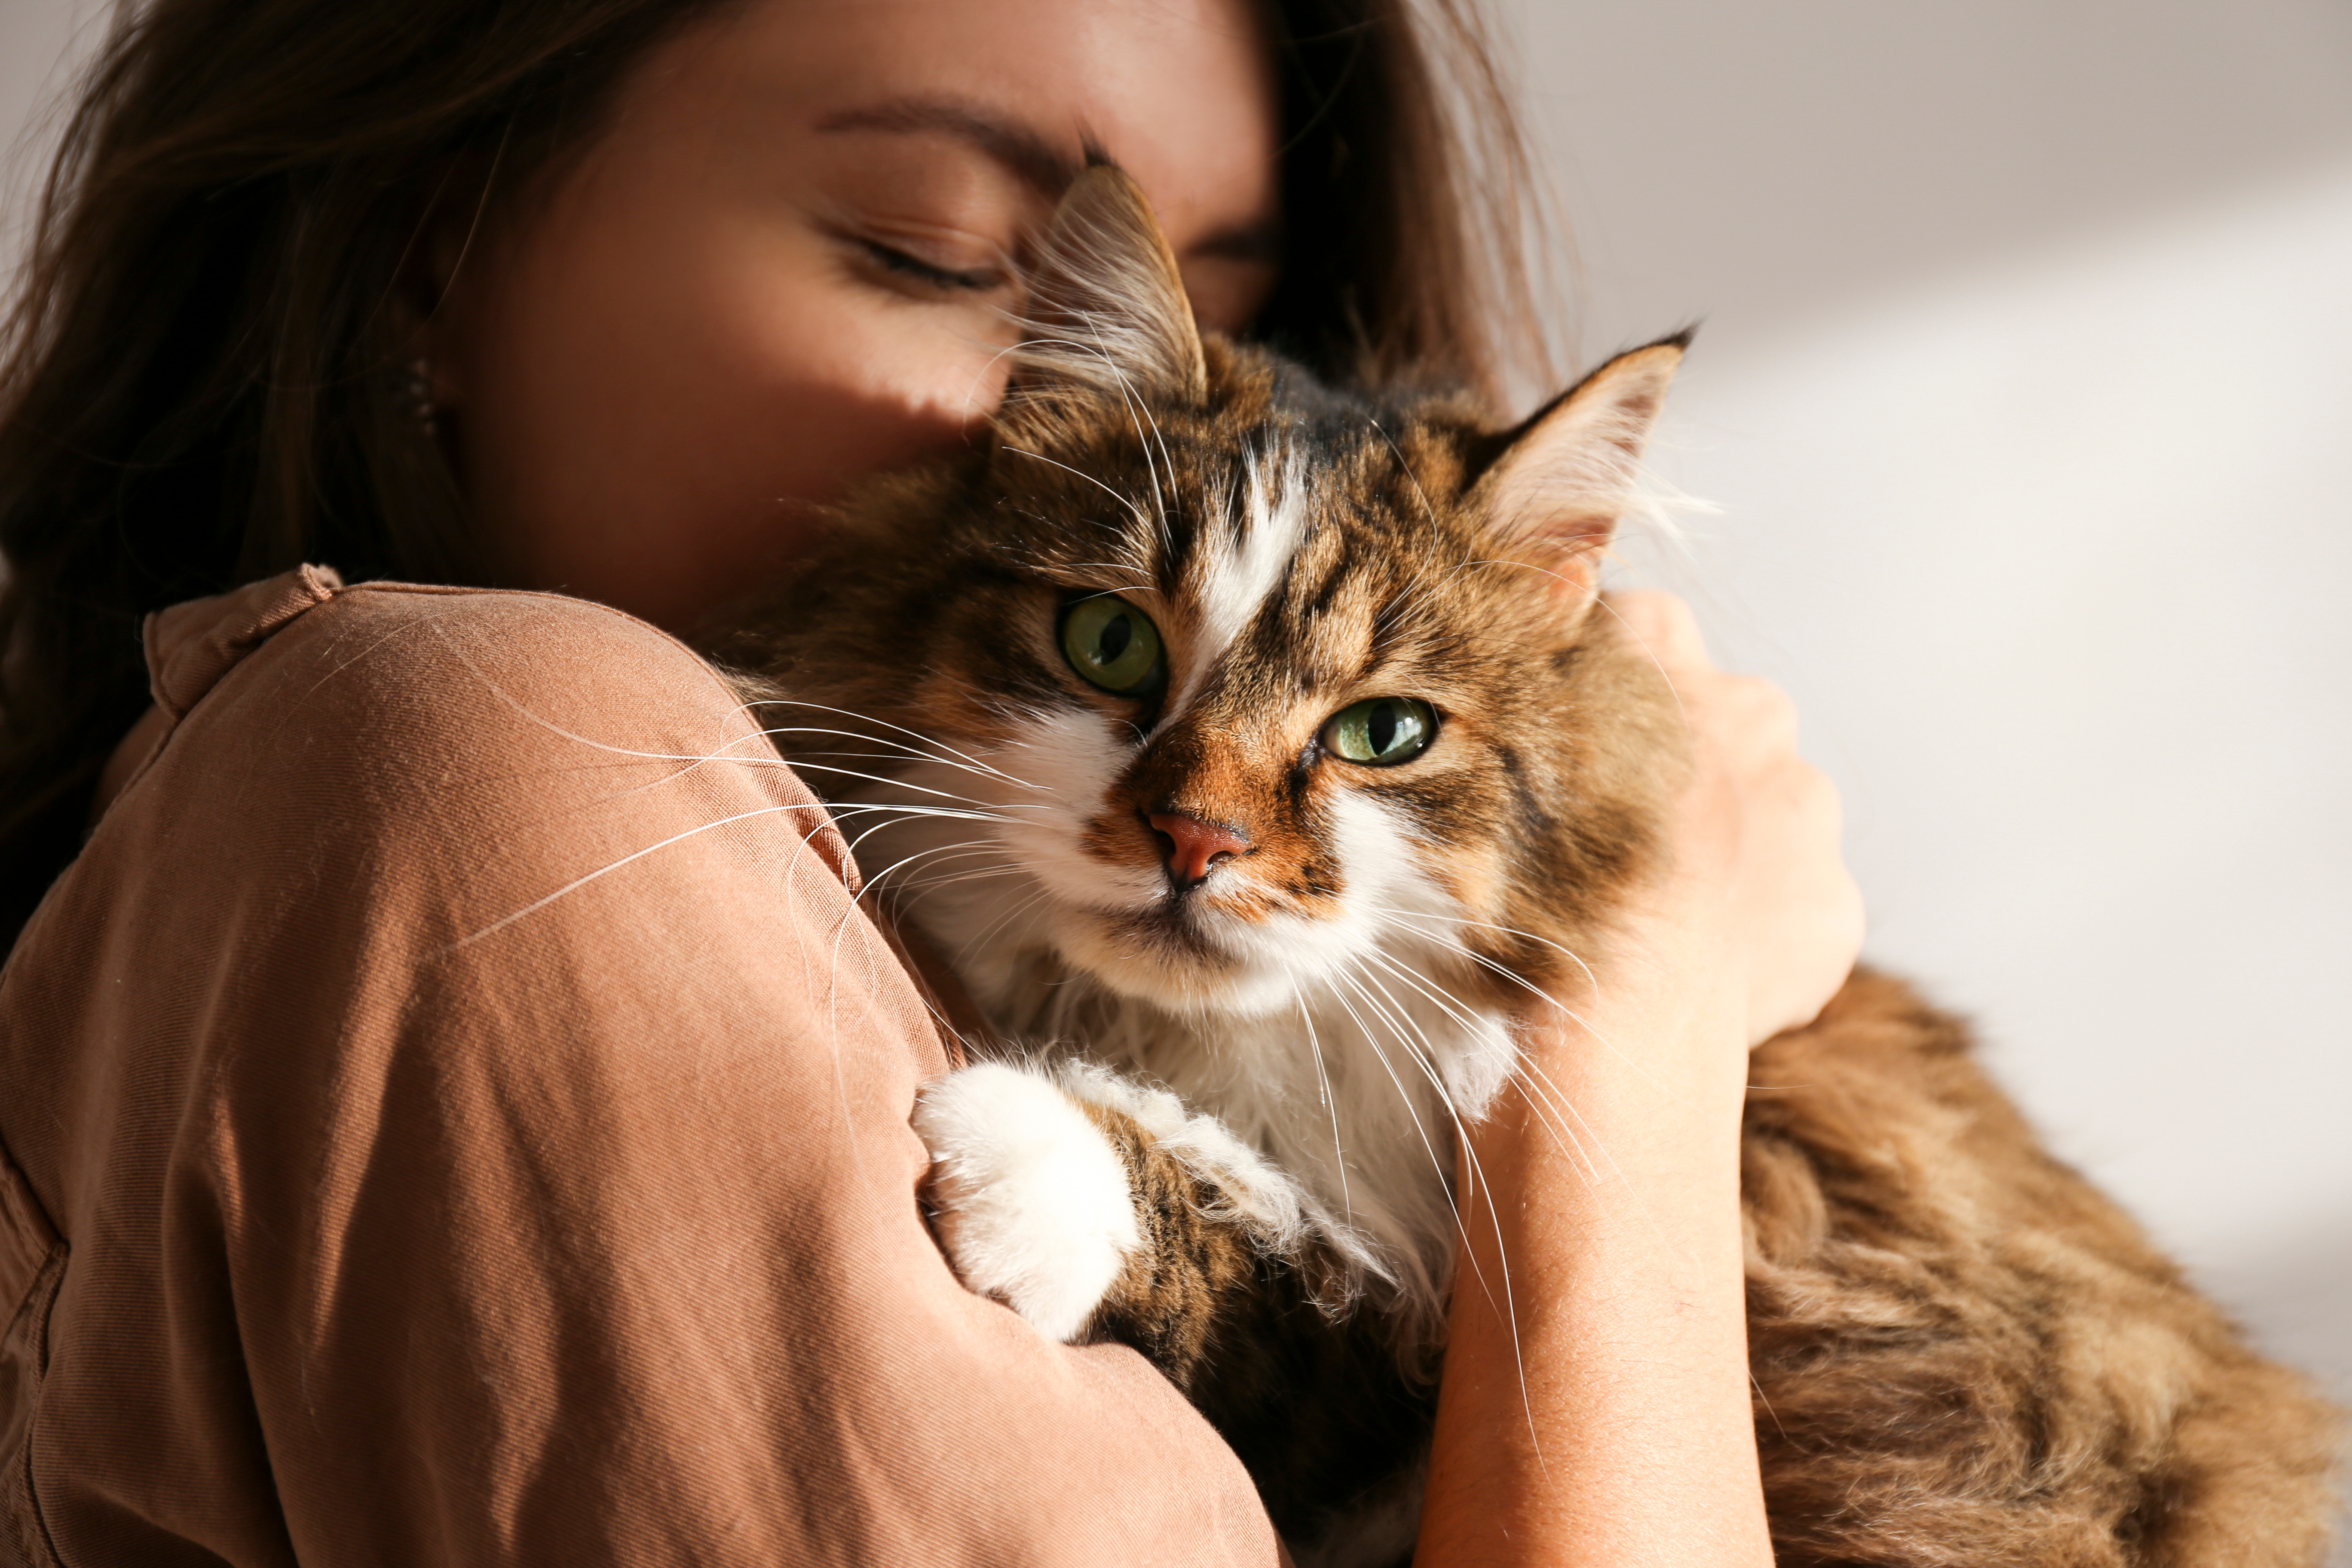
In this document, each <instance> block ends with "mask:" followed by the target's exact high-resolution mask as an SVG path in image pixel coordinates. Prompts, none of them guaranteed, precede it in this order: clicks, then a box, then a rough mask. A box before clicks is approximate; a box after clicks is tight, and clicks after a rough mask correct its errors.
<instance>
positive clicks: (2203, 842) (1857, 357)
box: [0, 0, 2352, 1392]
mask: <svg viewBox="0 0 2352 1568" xmlns="http://www.w3.org/2000/svg"><path fill="white" fill-rule="evenodd" d="M1502 4H1503V5H1504V10H1505V20H1506V21H1507V24H1508V25H1509V26H1510V28H1511V29H1512V30H1513V31H1514V32H1515V34H1516V36H1517V39H1518V41H1519V47H1517V50H1516V51H1515V53H1516V55H1517V69H1518V70H1519V72H1520V74H1521V76H1522V78H1523V79H1524V81H1525V84H1526V85H1527V87H1528V91H1529V95H1530V100H1531V104H1532V107H1533V109H1534V110H1535V113H1536V117H1537V120H1538V125H1539V128H1540V131H1541V133H1542V136H1543V139H1544V141H1545V143H1546V145H1547V148H1548V150H1549V153H1550V155H1551V157H1552V159H1553V161H1554V163H1555V164H1556V166H1557V168H1558V170H1559V173H1560V174H1561V177H1562V184H1563V190H1564V193H1565V196H1566V203H1567V207H1568V213H1569V216H1570V221H1571V223H1572V226H1573V227H1574V230H1575V235H1576V239H1577V248H1578V252H1579V257H1580V264H1581V285H1580V295H1581V298H1582V300H1583V306H1584V313H1583V318H1582V326H1583V342H1584V345H1585V347H1586V348H1587V349H1588V350H1589V351H1591V352H1593V353H1598V352H1602V351H1605V350H1607V349H1610V348H1612V347H1616V346H1620V345H1622V344H1625V343H1629V342H1638V341H1642V340H1644V339H1646V338H1649V337H1652V336H1655V335H1657V334H1658V333H1660V332H1662V331H1666V330H1669V329H1671V328H1673V327H1675V326H1678V325H1681V324H1682V323H1684V322H1685V321H1691V320H1693V319H1698V318H1704V320H1705V323H1706V324H1705V328H1704V331H1702V333H1701V336H1700V340H1699V343H1698V347H1697V350H1696V353H1695V354H1694V355H1693V357H1692V359H1691V361H1690V363H1689V368H1688V370H1687V371H1686V372H1685V378H1684V382H1683V384H1682V386H1681V388H1680V390H1679V391H1678V394H1677V408H1676V413H1675V423H1674V426H1673V429H1672V431H1671V433H1670V437H1671V438H1670V441H1669V443H1668V446H1667V447H1666V449H1665V450H1664V452H1662V454H1661V455H1660V457H1659V459H1658V466H1659V467H1660V468H1661V469H1662V471H1663V472H1664V475H1665V476H1666V477H1667V478H1668V479H1672V480H1674V481H1675V482H1676V483H1678V484H1679V485H1680V486H1681V487H1682V488H1683V489H1686V490H1688V491H1689V492H1691V493H1692V494H1694V495H1696V496H1699V497H1702V498H1704V499H1706V500H1709V501H1711V502H1713V503H1715V504H1716V505H1717V508H1719V510H1718V511H1717V512H1715V513H1714V514H1712V515H1705V516H1699V517H1696V518H1693V519H1692V520H1690V521H1689V523H1688V527H1687V532H1688V538H1687V541H1686V542H1685V546H1684V548H1683V549H1681V550H1680V551H1679V552H1677V551H1675V550H1671V549H1660V548H1657V547H1655V546H1654V544H1649V545H1644V544H1639V543H1637V545H1636V546H1635V547H1634V548H1633V550H1632V551H1631V552H1629V553H1630V554H1632V555H1633V557H1634V558H1635V564H1636V568H1637V573H1638V574H1641V575H1645V576H1647V577H1648V578H1650V579H1651V580H1654V581H1663V582H1664V583H1666V584H1670V585H1673V586H1676V587H1679V588H1681V589H1683V590H1684V591H1685V592H1688V593H1690V594H1691V595H1693V596H1694V597H1695V598H1696V599H1697V600H1698V602H1699V603H1700V605H1701V606H1702V608H1703V611H1704V613H1705V615H1706V619H1707V622H1708V625H1709V628H1710V631H1711V633H1712V635H1713V636H1714V637H1715V639H1716V641H1717V645H1718V647H1719V649H1720V650H1721V651H1722V653H1723V654H1724V655H1725V656H1726V657H1727V658H1729V659H1732V660H1734V661H1736V662H1738V663H1739V664H1742V665H1745V666H1747V667H1748V668H1754V669H1758V670H1760V671H1762V672H1764V673H1767V674H1769V675H1771V676H1773V677H1774V678H1775V679H1779V680H1780V681H1781V682H1783V683H1784V684H1785V685H1787V686H1788V687H1789V688H1790V689H1791V690H1792V691H1794V692H1795V693H1796V695H1797V697H1798V699H1799V700H1800V703H1801V707H1802V709H1803V710H1804V712H1805V715H1806V719H1807V723H1808V727H1809V733H1810V735H1811V750H1812V752H1813V754H1814V755H1815V756H1816V757H1817V758H1818V759H1819V760H1820V761H1822V763H1824V764H1825V765H1827V766H1828V767H1829V768H1830V769H1831V770H1832V772H1833V773H1835V775H1836V776H1837V778H1838V780H1839V782H1840V784H1842V785H1843V788H1844V790H1845V792H1846V797H1847V800H1848V803H1849V808H1850V821H1851V826H1850V830H1849V847H1850V850H1851V854H1852V856H1853V862H1854V864H1855V866H1856V868H1857V870H1858V871H1859V873H1860V875H1861V877H1862V879H1863V882H1864V888H1865V889H1866V890H1867V892H1868V893H1869V895H1870V900H1871V906H1872V911H1873V917H1874V928H1875V929H1874V936H1873V939H1872V943H1871V946H1872V952H1873V953H1874V956H1875V957H1876V958H1877V959H1878V960H1879V961H1880V962H1882V963H1886V964H1890V965H1892V966H1895V967H1897V968H1900V969H1903V970H1906V971H1907V972H1909V973H1913V974H1916V975H1918V976H1920V977H1922V978H1923V979H1925V980H1926V981H1927V982H1928V984H1930V985H1931V987H1932V988H1933V990H1934V992H1935V994H1937V995H1938V996H1939V997H1941V998H1942V999H1944V1000H1946V1001H1947V1002H1949V1003H1951V1004H1954V1005H1958V1006H1960V1007H1963V1008H1966V1009H1968V1010H1969V1011H1970V1012H1973V1013H1974V1014H1976V1015H1977V1016H1979V1018H1980V1019H1981V1020H1982V1021H1983V1024H1984V1026H1985V1030H1986V1033H1987V1034H1988V1036H1989V1037H1990V1039H1991V1040H1992V1041H1993V1042H1994V1053H1995V1058H1996V1060H1997V1062H1998V1064H1999V1067H2000V1070H2001V1072H2002V1073H2003V1075H2004V1076H2005V1077H2006V1078H2007V1079H2008V1080H2009V1082H2010V1083H2011V1084H2012V1085H2013V1086H2014V1087H2015V1089H2016V1090H2017V1092H2018V1093H2019V1094H2020V1095H2021V1097H2022V1098H2023V1099H2024V1100H2025V1101H2026V1103H2027V1105H2028V1106H2029V1107H2030V1109H2031V1110H2032V1111H2033V1113H2034V1114H2035V1115H2036V1117H2037V1118H2038V1119H2039V1120H2040V1121H2041V1122H2042V1125H2043V1126H2044V1127H2045V1128H2047V1129H2048V1130H2049V1132H2050V1134H2051V1136H2052V1137H2053V1140H2054V1141H2055V1142H2056V1143H2057V1144H2058V1146H2059V1147H2060V1149H2061V1150H2062V1151H2063V1152H2065V1153H2066V1154H2067V1155H2069V1156H2070V1157H2072V1158H2073V1159H2074V1160H2075V1161H2077V1162H2078V1163H2081V1164H2083V1165H2084V1166H2085V1167H2086V1168H2087V1169H2089V1170H2090V1171H2091V1172H2092V1173H2094V1174H2095V1175H2096V1176H2097V1177H2098V1178H2099V1179H2101V1180H2102V1181H2104V1182H2105V1183H2106V1184H2108V1185H2109V1186H2110V1187H2111V1188H2112V1189H2113V1190H2115V1191H2116V1193H2118V1194H2121V1195H2122V1196H2123V1197H2124V1198H2125V1200H2126V1202H2128V1203H2129V1204H2130V1205H2133V1206H2134V1207H2135V1208H2136V1209H2137V1211H2138V1212H2139V1213H2140V1214H2141V1215H2143V1216H2144V1217H2146V1218H2147V1221H2148V1222H2149V1223H2150V1224H2151V1225H2152V1226H2154V1227H2155V1228H2156V1230H2157V1231H2158V1234H2159V1235H2160V1236H2161V1237H2164V1238H2165V1239H2166V1240H2167V1241H2168V1242H2169V1243H2170V1244H2171V1245H2172V1246H2174V1247H2177V1248H2178V1249H2179V1250H2180V1251H2181V1252H2182V1253H2183V1254H2184V1255H2186V1257H2187V1258H2189V1260H2190V1261H2191V1262H2192V1264H2194V1265H2195V1266H2196V1267H2197V1268H2198V1269H2199V1270H2200V1273H2201V1274H2202V1275H2203V1276H2204V1277H2205V1278H2206V1279H2208V1281H2209V1282H2210V1284H2211V1285H2212V1286H2213V1288H2214V1289H2216V1290H2217V1291H2219V1292H2220V1293H2221V1294H2222V1295H2223V1296H2224V1297H2225V1298H2226V1299H2228V1300H2231V1302H2232V1303H2233V1304H2235V1305H2236V1306H2238V1307H2239V1308H2240V1309H2241V1310H2242V1311H2243V1312H2244V1313H2245V1315H2246V1316H2247V1317H2248V1319H2249V1320H2250V1321H2252V1322H2253V1323H2254V1324H2255V1326H2256V1327H2257V1329H2258V1330H2259V1331H2261V1332H2263V1334H2264V1335H2266V1336H2267V1337H2268V1338H2269V1339H2270V1340H2271V1342H2273V1344H2274V1345H2276V1346H2277V1347H2278V1348H2279V1349H2280V1350H2281V1351H2283V1352H2285V1353H2288V1354H2291V1355H2294V1356H2295V1357H2297V1358H2298V1359H2300V1360H2302V1361H2304V1362H2305V1363H2307V1364H2311V1365H2313V1366H2315V1367H2317V1368H2319V1369H2321V1370H2323V1371H2325V1372H2326V1373H2330V1374H2331V1375H2334V1376H2336V1377H2340V1378H2343V1379H2345V1380H2346V1386H2347V1392H2352V1022H2347V1014H2346V1012H2345V1011H2344V1008H2343V1006H2342V1005H2341V1003H2340V1000H2339V998H2340V994H2341V993H2343V992H2344V991H2345V989H2346V988H2347V982H2352V6H2347V5H2344V4H2343V0H1965V3H1963V0H1942V3H1941V4H1925V3H1922V0H1779V3H1776V4H1773V5H1748V4H1737V3H1734V0H1640V3H1639V4H1629V3H1626V0H1614V3H1608V0H1590V3H1584V0H1576V3H1568V0H1502ZM99 14H100V8H99V6H98V5H96V4H95V3H94V0H0V135H6V134H10V133H11V131H12V128H16V127H20V126H26V125H27V124H28V121H27V118H26V117H27V115H28V114H29V112H30V111H31V108H32V104H33V101H34V95H35V93H36V90H37V89H38V88H40V87H41V86H42V84H43V83H45V82H47V83H49V84H51V85H55V84H57V83H58V82H61V81H62V80H64V79H65V77H64V73H62V72H61V71H59V70H58V68H57V66H56V62H57V61H58V59H59V57H60V54H61V52H62V51H64V50H65V49H66V48H67V47H68V42H69V40H70V39H72V38H74V37H77V36H79V37H81V38H83V39H84V40H87V39H89V37H90V36H91V35H92V33H93V31H94V21H93V19H94V18H96V17H97V16H99ZM16 138H17V140H18V142H20V144H22V145H26V146H30V145H33V144H35V143H36V142H37V136H33V135H32V134H31V132H29V131H28V132H16ZM27 138H29V140H27ZM33 163H34V160H31V159H26V158H23V157H20V158H18V159H17V160H16V161H15V163H14V166H13V169H12V173H13V174H14V176H15V178H14V179H13V180H12V182H11V187H10V188H11V189H12V191H14V192H16V193H21V192H22V190H23V189H24V182H25V180H26V178H28V177H29V176H30V174H32V173H33V172H34V170H33V166H32V165H33ZM22 210H23V209H22V206H21V204H19V205H16V206H14V207H13V208H12V215H14V216H11V217H10V218H9V220H8V222H9V224H10V225H12V226H11V227H5V228H0V241H5V243H8V244H11V245H13V234H14V229H13V224H14V223H16V222H17V221H19V219H20V216H21V213H22Z"/></svg>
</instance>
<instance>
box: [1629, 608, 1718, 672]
mask: <svg viewBox="0 0 2352 1568" xmlns="http://www.w3.org/2000/svg"><path fill="white" fill-rule="evenodd" d="M1609 605H1610V608H1612V609H1613V610H1614V611H1616V612H1617V619H1618V621H1619V622H1620V623H1621V624H1622V625H1623V626H1624V628H1625V629H1626V631H1628V632H1629V633H1631V634H1632V635H1633V640H1634V641H1635V642H1636V643H1638V644H1640V645H1641V646H1642V647H1644V648H1646V649H1648V650H1649V654H1650V657H1651V658H1654V659H1656V660H1657V661H1658V663H1659V665H1660V666H1661V667H1662V668H1664V669H1665V671H1666V672H1667V673H1668V674H1669V675H1675V674H1678V673H1679V672H1682V671H1685V670H1700V669H1713V668H1715V667H1714V666H1713V665H1712V664H1710V663H1709V662H1708V661H1707V657H1706V638H1704V637H1701V636H1699V630H1698V620H1697V618H1696V616H1693V615H1692V614H1691V611H1690V606H1689V605H1685V604H1684V603H1683V602H1682V601H1681V600H1680V599H1678V598H1676V597H1675V595H1672V594H1659V593H1653V592H1650V591H1647V590H1643V591H1642V592H1638V593H1631V594H1612V595H1609Z"/></svg>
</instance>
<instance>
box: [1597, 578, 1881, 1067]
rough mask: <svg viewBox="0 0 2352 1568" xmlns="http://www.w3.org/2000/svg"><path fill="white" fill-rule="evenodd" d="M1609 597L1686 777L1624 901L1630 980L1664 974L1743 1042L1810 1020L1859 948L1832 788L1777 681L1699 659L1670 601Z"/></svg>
mask: <svg viewBox="0 0 2352 1568" xmlns="http://www.w3.org/2000/svg"><path fill="white" fill-rule="evenodd" d="M1610 604H1611V606H1612V608H1613V609H1614V610H1615V611H1616V613H1617V616H1618V619H1619V620H1620V621H1621V622H1622V625H1623V626H1624V628H1625V630H1626V631H1627V633H1628V634H1630V635H1631V636H1632V637H1633V638H1634V639H1635V641H1637V642H1638V643H1639V644H1640V645H1641V646H1642V647H1644V648H1646V649H1647V650H1648V652H1649V653H1650V654H1651V656H1652V657H1654V658H1655V659H1656V660H1657V661H1658V666H1659V668H1661V669H1662V670H1663V671H1664V674H1665V676H1666V679H1668V680H1670V681H1671V682H1672V683H1673V684H1674V689H1675V698H1676V699H1677V700H1678V701H1679V703H1680V706H1681V709H1682V712H1683V715H1684V717H1685V721H1686V722H1687V724H1688V726H1689V732H1690V745H1691V763H1692V770H1691V780H1690V784H1689V786H1688V787H1687V788H1686V789H1685V790H1684V791H1683V793H1682V795H1681V796H1680V797H1679V798H1678V799H1677V800H1676V801H1675V805H1674V809H1673V813H1672V815H1671V816H1670V817H1669V820H1668V825H1667V830H1666V837H1667V845H1668V848H1669V852H1670V856H1671V858H1670V860H1669V862H1668V865H1667V866H1666V868H1665V869H1664V875H1663V876H1662V877H1661V878H1660V879H1659V880H1658V881H1657V882H1656V883H1654V885H1653V886H1651V887H1649V888H1647V889H1643V890H1642V892H1641V893H1640V894H1638V895H1637V896H1636V897H1635V899H1634V900H1633V901H1632V902H1631V903H1630V904H1629V906H1628V908H1627V910H1626V911H1625V918H1624V921H1623V932H1622V935H1623V938H1624V946H1625V952H1626V954H1627V956H1628V957H1629V959H1631V960H1632V962H1633V963H1635V964H1636V965H1638V966H1639V968H1640V970H1641V971H1645V972H1647V973H1633V974H1629V975H1626V976H1623V977H1622V982H1621V983H1622V984H1633V985H1636V986H1639V985H1641V984H1644V983H1645V982H1648V981H1653V980H1663V979H1664V978H1666V976H1665V975H1664V974H1663V973H1659V972H1660V971H1662V970H1663V971H1674V972H1677V973H1675V976H1674V978H1675V982H1676V983H1677V984H1685V985H1686V984H1690V983H1691V982H1692V981H1694V980H1698V979H1703V980H1704V983H1705V984H1706V985H1707V986H1708V987H1709V988H1710V989H1712V990H1715V991H1716V992H1717V994H1718V997H1719V1001H1720V1004H1721V1005H1725V1006H1727V1007H1730V1008H1734V1009H1736V1010H1737V1011H1738V1016H1741V1017H1743V1018H1745V1020H1746V1025H1747V1035H1748V1044H1749V1045H1751V1046H1754V1045H1759V1044H1761V1043H1762V1042H1763V1041H1765V1040H1767V1039H1769V1038H1770V1037H1772V1036H1774V1035H1777V1034H1779V1033H1780V1031H1781V1030H1783V1029H1790V1028H1794V1027H1796V1026H1798V1025H1800V1024H1805V1023H1810V1022H1811V1020H1812V1017H1813V1016H1814V1015H1815V1014H1817V1013H1819V1012H1820V1011H1821V1010H1822V1007H1823V1006H1824V1005H1827V1004H1828V1002H1829V999H1830V998H1831V996H1832V995H1833V994H1836V992H1837V988H1838V987H1839V986H1840V985H1841V984H1844V981H1845V977H1846V974H1847V973H1848V972H1849V971H1851V970H1852V969H1853V961H1854V957H1855V955H1856V954H1857V953H1858V952H1860V951H1861V948H1862V931H1863V914H1862V892H1861V889H1858V888H1857V887H1855V885H1854V880H1853V877H1852V876H1851V875H1850V874H1849V873H1848V872H1847V870H1846V868H1845V862H1844V860H1843V858H1840V856H1839V853H1838V823H1839V812H1838V798H1837V792H1836V790H1835V789H1834V788H1832V786H1831V784H1830V782H1829V780H1828V779H1827V778H1826V777H1825V776H1823V775H1822V773H1821V771H1820V770H1819V769H1817V768H1815V767H1813V766H1812V765H1811V763H1807V762H1806V761H1805V760H1804V759H1803V758H1802V757H1801V756H1799V755H1798V754H1797V710H1796V708H1795V706H1794V705H1793V704H1792V703H1790V700H1789V699H1788V698H1787V696H1785V695H1784V694H1783V693H1782V692H1781V691H1780V689H1779V688H1778V687H1775V686H1773V685H1772V684H1771V683H1770V682H1769V681H1764V680H1759V679H1757V678H1755V677H1754V676H1744V675H1727V674H1726V673H1724V672H1723V671H1722V670H1719V669H1717V668H1715V666H1714V665H1713V664H1711V663H1709V662H1708V660H1707V657H1706V647H1705V646H1704V645H1703V644H1702V643H1701V642H1700V640H1699V634H1698V626H1697V623H1696V621H1694V620H1693V619H1692V617H1691V613H1690V609H1689V607H1688V606H1687V605H1685V604H1684V603H1683V602H1682V601H1681V600H1680V599H1677V598H1675V597H1673V596H1672V595H1666V594H1623V595H1615V596H1613V597H1612V599H1611V601H1610Z"/></svg>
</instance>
